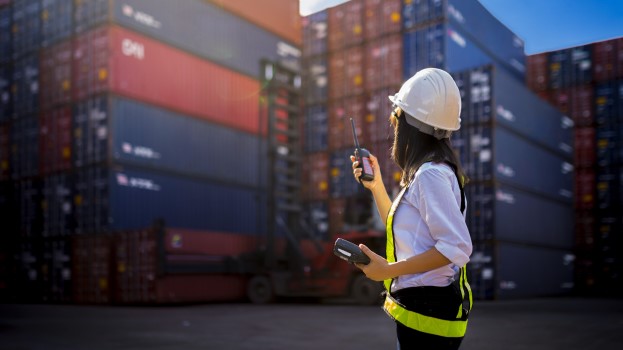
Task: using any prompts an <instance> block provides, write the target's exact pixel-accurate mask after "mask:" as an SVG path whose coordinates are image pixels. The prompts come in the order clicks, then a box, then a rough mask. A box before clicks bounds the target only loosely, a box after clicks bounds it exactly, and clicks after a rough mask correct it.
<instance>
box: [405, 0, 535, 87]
mask: <svg viewBox="0 0 623 350" xmlns="http://www.w3.org/2000/svg"><path fill="white" fill-rule="evenodd" d="M403 3H404V6H403V12H402V13H403V25H404V29H405V30H407V31H409V30H415V29H418V28H420V27H421V26H423V25H427V24H431V23H440V22H442V21H444V19H448V21H446V23H449V24H450V28H451V29H452V31H453V33H454V34H453V35H458V36H460V37H461V39H462V40H461V41H462V42H466V41H468V40H469V41H473V42H477V43H478V45H477V46H478V50H480V51H482V52H484V53H486V55H487V56H490V57H493V58H494V59H495V60H496V61H498V62H499V63H500V64H501V65H503V66H504V67H505V68H506V69H508V70H509V71H510V72H511V73H512V74H513V75H514V76H516V77H517V78H519V79H521V80H524V75H525V70H526V68H525V55H524V43H523V41H522V40H521V39H520V38H518V37H517V36H516V35H515V34H513V32H511V31H510V30H509V29H508V28H506V27H505V26H504V25H503V24H502V23H500V21H498V20H497V19H496V18H495V17H494V16H492V15H491V14H490V13H489V12H488V11H487V10H486V9H485V8H484V7H483V6H482V5H481V4H480V3H479V2H478V1H475V0H469V1H465V0H461V1H438V0H432V1H411V0H404V1H403ZM435 27H436V26H435ZM416 52H417V50H416ZM452 57H453V55H448V58H452ZM484 63H488V62H482V63H481V64H484ZM423 66H426V63H424V62H423ZM429 66H434V67H438V66H435V65H429ZM438 68H441V67H438ZM465 68H470V67H460V68H458V69H465ZM415 71H417V70H415ZM415 71H414V72H413V73H415ZM405 73H406V72H405ZM411 75H413V74H411Z"/></svg>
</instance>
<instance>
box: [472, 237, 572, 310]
mask: <svg viewBox="0 0 623 350" xmlns="http://www.w3.org/2000/svg"><path fill="white" fill-rule="evenodd" d="M574 260H575V255H573V253H572V252H571V251H570V250H563V249H549V248H544V247H533V246H525V245H515V244H510V243H506V242H497V241H494V242H486V243H485V242H483V243H476V244H474V250H473V253H472V256H471V261H470V263H469V264H468V265H467V266H468V269H469V271H470V275H471V280H470V281H469V282H470V285H471V288H472V291H473V293H474V297H475V298H477V299H508V298H519V297H521V298H525V297H538V296H557V295H564V294H569V293H570V292H571V291H572V288H573V285H574V282H573V281H574V275H573V271H574V266H573V261H574ZM518 261H521V262H522V263H521V264H518V263H517V262H518ZM544 266H547V268H543V267H544Z"/></svg>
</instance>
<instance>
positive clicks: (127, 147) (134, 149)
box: [121, 142, 160, 159]
mask: <svg viewBox="0 0 623 350" xmlns="http://www.w3.org/2000/svg"><path fill="white" fill-rule="evenodd" d="M121 149H122V151H123V153H126V154H131V155H134V156H137V157H140V158H147V159H160V153H158V152H156V151H154V150H153V149H151V148H149V147H144V146H132V144H130V143H128V142H123V143H122V144H121Z"/></svg>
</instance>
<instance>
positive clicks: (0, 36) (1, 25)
mask: <svg viewBox="0 0 623 350" xmlns="http://www.w3.org/2000/svg"><path fill="white" fill-rule="evenodd" d="M11 32H12V30H11V8H10V7H8V6H7V7H3V8H0V64H3V63H7V62H9V61H11V59H12V58H13V57H12V55H11V52H12V49H13V42H12V40H11Z"/></svg>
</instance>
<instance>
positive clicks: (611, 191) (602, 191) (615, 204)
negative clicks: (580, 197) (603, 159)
mask: <svg viewBox="0 0 623 350" xmlns="http://www.w3.org/2000/svg"><path fill="white" fill-rule="evenodd" d="M596 176H597V208H598V209H599V214H600V215H604V214H605V215H616V216H618V217H619V218H620V213H621V209H622V208H621V203H623V200H622V198H621V180H622V179H621V167H620V166H619V165H612V166H607V167H599V168H597V175H596Z"/></svg>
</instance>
